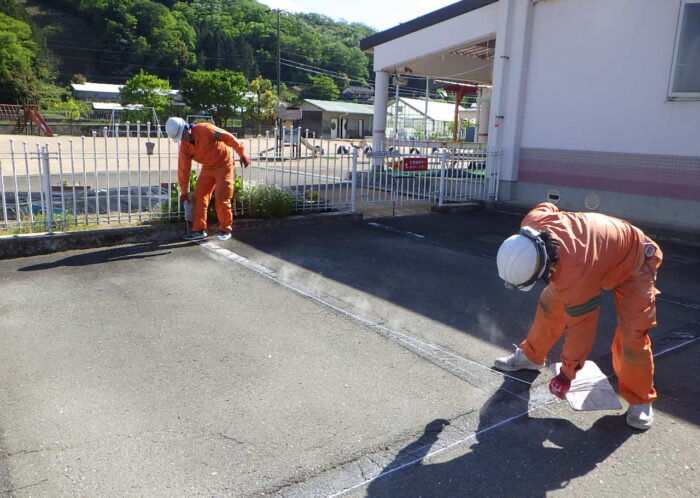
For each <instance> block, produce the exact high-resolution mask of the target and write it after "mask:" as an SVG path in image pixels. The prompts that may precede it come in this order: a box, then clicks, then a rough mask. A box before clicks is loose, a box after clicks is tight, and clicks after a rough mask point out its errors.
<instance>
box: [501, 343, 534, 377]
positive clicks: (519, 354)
mask: <svg viewBox="0 0 700 498" xmlns="http://www.w3.org/2000/svg"><path fill="white" fill-rule="evenodd" d="M493 367H494V368H497V369H498V370H504V371H506V372H515V371H516V370H540V369H542V367H544V364H542V365H538V364H537V363H533V362H531V361H530V359H529V358H528V357H527V356H525V353H523V350H522V349H520V348H519V347H518V346H515V353H513V354H512V355H510V356H504V357H503V358H498V359H496V361H494V362H493Z"/></svg>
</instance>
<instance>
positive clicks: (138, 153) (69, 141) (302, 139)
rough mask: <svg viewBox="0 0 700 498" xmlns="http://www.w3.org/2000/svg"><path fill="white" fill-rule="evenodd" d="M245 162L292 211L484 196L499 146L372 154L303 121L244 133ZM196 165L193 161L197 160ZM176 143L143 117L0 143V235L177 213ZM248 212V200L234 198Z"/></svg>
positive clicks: (248, 180) (404, 148)
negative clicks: (299, 125) (317, 133)
mask: <svg viewBox="0 0 700 498" xmlns="http://www.w3.org/2000/svg"><path fill="white" fill-rule="evenodd" d="M243 143H244V145H245V148H246V151H247V153H248V155H249V157H250V159H251V165H250V167H249V168H246V169H244V168H241V167H236V174H238V175H240V176H241V177H242V181H243V186H244V190H245V189H246V188H251V187H252V186H255V185H268V186H276V187H278V188H280V189H285V190H286V191H288V192H289V193H291V194H292V196H293V198H294V203H295V209H296V212H298V213H308V212H318V211H329V210H353V211H354V210H358V209H361V208H362V207H363V206H368V205H382V204H391V205H395V206H396V205H402V204H406V203H411V202H434V203H439V204H442V203H446V202H455V201H456V202H459V201H467V200H481V199H487V198H488V197H489V196H490V195H491V193H492V192H494V191H495V184H496V179H497V170H498V154H495V153H492V152H491V151H487V148H486V147H485V146H483V145H478V144H465V145H461V146H458V147H454V146H444V144H441V143H437V142H390V143H388V144H387V145H386V146H385V149H386V150H385V151H382V152H373V151H372V150H371V146H369V145H368V144H367V143H365V142H364V141H355V142H350V141H347V140H346V141H341V140H329V139H320V138H316V137H314V136H313V135H311V136H310V135H309V133H308V132H303V131H302V130H300V129H286V130H284V132H283V133H282V134H280V135H278V134H277V133H275V134H269V133H268V134H267V135H265V136H258V137H255V138H250V139H244V140H243ZM195 166H197V165H196V164H195ZM176 184H177V145H176V144H173V143H172V142H171V141H169V140H168V139H164V138H158V137H156V133H155V129H153V128H152V127H151V126H150V123H147V124H145V125H142V124H141V123H137V124H136V125H135V126H134V125H131V124H129V123H127V124H126V125H125V126H124V127H123V128H122V129H121V130H120V132H119V133H117V134H116V136H114V130H113V129H110V130H107V129H105V130H104V132H103V134H101V135H98V134H97V133H95V132H93V134H92V136H89V137H80V138H64V137H52V138H44V139H43V140H42V141H41V142H40V143H31V144H30V143H27V142H26V141H22V142H19V141H17V140H14V139H6V143H0V233H3V232H4V233H14V232H17V231H27V232H31V231H48V232H53V231H57V230H63V229H65V228H68V227H70V226H73V227H79V228H80V227H83V226H93V225H102V224H105V225H114V224H133V223H143V222H163V221H168V220H173V221H174V220H179V219H181V218H182V207H181V205H180V203H179V196H178V195H177V192H176ZM234 209H235V214H236V215H237V216H245V215H246V214H247V213H248V212H249V211H250V206H248V205H246V203H245V202H240V200H239V201H237V202H235V203H234Z"/></svg>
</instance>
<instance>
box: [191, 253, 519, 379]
mask: <svg viewBox="0 0 700 498" xmlns="http://www.w3.org/2000/svg"><path fill="white" fill-rule="evenodd" d="M200 245H201V246H202V247H206V248H207V249H209V250H210V251H213V252H215V253H217V254H219V255H220V256H223V257H225V258H227V259H229V260H231V261H234V262H236V263H238V264H240V265H242V266H245V267H246V268H248V269H250V270H253V271H254V272H256V273H259V274H260V275H263V276H264V277H267V278H269V279H270V280H272V281H274V282H276V283H278V284H280V285H282V286H283V287H286V288H287V289H289V290H291V291H293V292H296V293H297V294H300V295H302V296H304V297H306V298H308V299H311V300H313V301H316V302H317V303H319V304H322V305H323V306H326V307H328V308H331V309H332V310H334V311H336V312H338V313H340V314H342V315H344V316H346V317H348V318H351V319H352V320H355V321H357V322H360V323H362V324H364V325H366V326H368V327H372V328H374V329H378V330H381V331H382V332H383V333H384V335H385V336H388V335H393V336H397V337H398V338H400V340H401V341H403V342H405V343H407V344H409V345H410V344H411V343H417V344H418V345H420V346H423V347H424V348H426V349H428V350H433V351H437V352H439V353H442V354H444V355H446V356H451V357H452V358H455V359H457V360H459V361H462V362H465V363H468V364H470V365H472V366H475V367H478V368H481V369H483V370H488V371H489V372H491V373H492V374H497V375H500V376H502V377H507V378H509V379H511V380H515V381H517V382H521V383H523V384H527V385H529V386H532V382H528V381H526V380H523V379H520V378H518V377H514V376H512V375H508V374H505V373H503V372H500V371H498V370H493V369H491V368H490V367H487V366H485V365H482V364H481V363H478V362H475V361H473V360H469V359H467V358H464V357H463V356H460V355H458V354H456V353H453V352H452V351H449V350H446V349H443V348H441V347H439V346H436V345H434V344H430V343H428V342H425V341H423V340H421V339H418V338H416V337H413V336H410V335H408V334H404V333H401V332H398V331H396V330H393V329H390V328H389V327H386V326H384V325H381V324H379V323H376V322H373V321H370V320H367V319H366V318H362V317H361V316H359V315H356V314H354V313H351V312H349V311H347V310H344V309H342V308H339V307H338V306H335V305H334V304H331V303H329V302H328V301H324V300H323V299H321V298H320V297H317V296H314V295H311V294H309V293H308V292H306V291H303V290H301V289H299V288H298V287H294V286H293V285H291V284H288V283H286V282H283V281H282V280H280V279H279V278H277V275H276V273H275V272H274V271H272V270H270V269H269V268H267V267H265V266H263V265H261V264H259V263H256V262H254V261H251V260H250V259H248V258H246V257H245V256H241V255H240V254H237V253H235V252H233V251H230V250H228V249H224V248H223V247H221V246H219V245H217V244H215V243H214V242H204V243H200ZM414 347H415V349H419V348H418V347H416V346H414ZM426 354H428V353H427V352H426ZM454 368H455V369H457V370H460V371H462V372H465V373H468V371H467V370H465V369H463V368H460V367H458V366H455V367H454Z"/></svg>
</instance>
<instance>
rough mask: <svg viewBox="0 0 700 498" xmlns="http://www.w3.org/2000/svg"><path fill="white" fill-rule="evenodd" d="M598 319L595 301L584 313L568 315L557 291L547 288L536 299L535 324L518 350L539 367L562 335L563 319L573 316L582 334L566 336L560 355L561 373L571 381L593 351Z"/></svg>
mask: <svg viewBox="0 0 700 498" xmlns="http://www.w3.org/2000/svg"><path fill="white" fill-rule="evenodd" d="M584 311H585V312H584ZM567 313H568V314H567ZM571 313H574V315H571ZM599 315H600V306H599V305H598V304H597V300H596V298H593V299H591V301H590V304H589V305H586V307H585V310H584V309H583V308H582V309H581V311H580V312H579V311H578V310H576V311H573V312H572V311H571V308H570V309H569V310H567V308H565V307H564V303H563V302H562V301H561V299H560V298H559V294H558V293H557V291H556V290H554V288H553V287H552V286H551V285H548V286H547V287H545V288H544V290H543V291H542V294H541V295H540V301H539V303H538V304H537V311H536V312H535V320H534V322H533V324H532V327H530V331H529V332H528V334H527V338H526V339H525V340H524V341H523V342H521V343H520V345H519V347H520V348H521V349H522V350H523V352H524V353H525V356H527V357H528V358H529V359H530V361H532V362H534V363H536V364H538V365H541V364H543V363H544V362H545V361H546V359H547V353H549V351H550V349H552V347H553V346H554V344H555V343H556V342H557V341H558V340H559V338H560V337H561V336H562V334H563V333H564V329H565V327H566V323H567V317H571V316H576V321H577V325H578V327H577V329H578V330H579V331H581V330H583V331H585V332H584V333H580V332H579V333H576V334H571V333H567V336H566V341H565V343H564V348H563V350H562V355H561V362H562V367H561V371H562V372H563V373H564V375H566V376H567V377H569V378H570V379H573V378H574V377H575V376H576V372H577V371H578V370H580V369H581V368H582V367H583V364H584V363H585V361H586V358H587V357H588V355H589V353H590V352H591V349H592V348H593V343H594V342H595V336H596V325H597V324H598V316H599Z"/></svg>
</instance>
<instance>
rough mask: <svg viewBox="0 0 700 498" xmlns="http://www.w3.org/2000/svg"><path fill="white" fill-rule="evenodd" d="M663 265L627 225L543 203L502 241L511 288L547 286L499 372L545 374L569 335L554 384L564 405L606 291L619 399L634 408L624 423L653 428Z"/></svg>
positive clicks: (501, 260)
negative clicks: (654, 336) (613, 321)
mask: <svg viewBox="0 0 700 498" xmlns="http://www.w3.org/2000/svg"><path fill="white" fill-rule="evenodd" d="M662 259H663V255H662V252H661V250H660V249H659V246H658V245H657V244H656V243H655V242H654V241H652V240H651V239H649V238H648V237H646V236H645V235H644V233H643V232H642V231H641V230H640V229H638V228H637V227H635V226H632V225H631V224H629V223H627V222H626V221H623V220H619V219H617V218H613V217H610V216H606V215H603V214H599V213H569V212H562V211H559V209H558V208H557V207H556V206H555V205H554V204H550V203H547V202H545V203H542V204H539V205H538V206H536V207H535V208H534V209H533V210H532V211H530V212H529V213H528V214H527V216H525V218H524V219H523V221H522V223H521V230H520V233H518V234H517V235H513V236H511V237H509V238H508V239H506V240H505V241H504V242H503V244H502V245H501V247H500V248H499V250H498V256H497V265H498V274H499V276H500V277H501V278H502V279H503V280H504V281H505V282H506V287H508V288H510V289H520V290H522V291H528V290H530V289H531V288H532V286H533V285H534V284H535V282H536V281H538V280H540V279H543V280H545V281H546V282H547V283H548V285H547V286H546V287H545V288H544V290H543V291H542V294H541V295H540V300H539V304H538V306H537V311H536V314H535V321H534V323H533V324H532V327H531V328H530V331H529V332H528V335H527V338H526V339H525V340H524V341H523V342H521V343H520V345H519V346H518V347H516V349H515V353H513V354H512V355H511V356H508V357H504V358H499V359H497V360H496V361H495V362H494V368H497V369H499V370H505V371H515V370H521V369H529V370H539V369H541V368H542V367H543V366H544V363H545V359H546V356H547V353H548V352H549V350H550V349H551V348H552V347H553V346H554V344H555V343H556V342H557V340H558V339H559V338H560V337H561V335H562V333H564V331H566V338H565V341H564V346H563V351H562V354H561V361H562V367H561V371H560V373H559V374H558V375H557V376H556V377H555V378H554V379H552V381H551V382H550V384H549V390H550V391H551V392H552V393H553V394H555V395H556V396H558V397H559V398H562V399H563V398H564V396H565V395H566V393H567V392H568V390H569V389H570V387H571V381H572V380H573V379H574V378H575V377H576V372H577V371H578V370H580V369H581V368H582V367H583V364H584V363H585V361H586V357H587V356H588V354H589V353H590V351H591V349H592V347H593V342H594V340H595V334H596V327H597V324H598V315H599V310H600V293H601V289H605V290H613V291H614V296H615V307H616V309H617V330H616V331H615V337H614V339H613V344H612V348H611V349H612V358H613V367H614V369H615V373H616V374H617V377H618V380H619V386H620V394H621V396H622V397H623V398H624V399H625V400H626V401H627V402H628V403H629V405H630V407H629V409H628V411H627V424H628V425H630V426H632V427H635V428H637V429H648V428H649V427H651V424H652V422H653V412H652V408H651V403H652V402H653V401H654V400H655V399H656V391H655V390H654V385H653V375H654V360H653V355H652V351H651V341H650V340H649V336H648V331H649V329H651V328H653V327H655V326H656V295H657V294H658V293H659V292H658V291H657V290H656V287H655V281H656V272H657V269H658V268H659V266H660V265H661V261H662Z"/></svg>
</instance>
